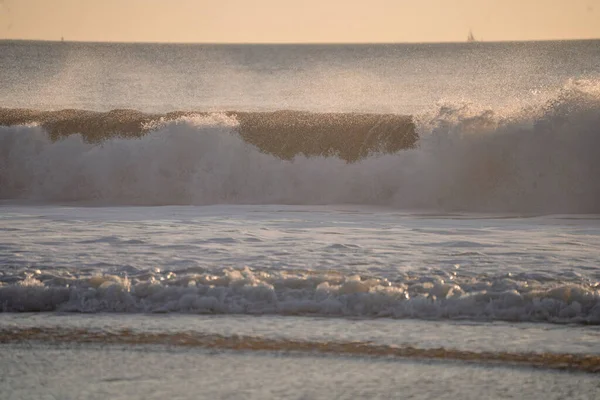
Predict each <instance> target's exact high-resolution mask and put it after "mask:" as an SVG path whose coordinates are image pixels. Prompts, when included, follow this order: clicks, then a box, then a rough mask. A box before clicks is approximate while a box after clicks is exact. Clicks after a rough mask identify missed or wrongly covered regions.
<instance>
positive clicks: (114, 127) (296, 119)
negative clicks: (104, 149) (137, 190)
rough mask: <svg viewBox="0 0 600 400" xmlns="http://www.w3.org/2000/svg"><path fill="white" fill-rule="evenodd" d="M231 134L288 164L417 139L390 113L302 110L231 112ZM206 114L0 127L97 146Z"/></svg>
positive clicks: (36, 116)
mask: <svg viewBox="0 0 600 400" xmlns="http://www.w3.org/2000/svg"><path fill="white" fill-rule="evenodd" d="M221 114H222V115H224V116H226V117H229V118H234V119H235V121H236V124H235V126H234V127H233V129H234V130H235V132H237V133H238V134H239V135H240V136H241V137H242V139H244V140H245V141H246V142H248V143H250V144H253V145H255V146H256V147H258V148H259V149H260V150H261V151H262V152H265V153H269V154H272V155H274V156H276V157H279V158H282V159H286V160H290V159H293V158H294V157H295V156H297V155H304V156H307V157H315V156H323V157H327V156H335V157H339V158H341V159H343V160H345V161H349V162H351V161H357V160H359V159H361V158H365V157H368V156H369V155H370V154H372V153H374V152H378V153H395V152H397V151H399V150H403V149H407V148H411V147H414V146H415V144H416V142H417V139H418V137H417V134H416V132H415V126H414V123H413V122H412V119H411V118H410V117H407V116H402V115H394V114H359V113H321V114H319V113H310V112H301V111H275V112H235V111H227V112H223V113H221ZM210 117H211V114H210V113H197V112H186V111H174V112H170V113H167V114H145V113H142V112H140V111H136V110H113V111H110V112H94V111H85V110H61V111H37V110H29V109H7V108H0V125H4V126H13V125H24V124H39V125H41V126H42V127H43V128H44V129H45V130H46V131H47V132H48V134H49V135H50V138H51V139H52V140H53V141H57V140H60V139H63V138H66V137H68V136H69V135H73V134H79V135H81V136H82V138H83V139H84V140H85V141H86V142H91V143H101V142H103V141H106V140H110V139H112V138H114V137H122V138H138V137H141V136H143V135H144V134H146V133H148V132H151V131H154V130H157V129H160V128H164V127H165V125H168V124H169V122H175V123H177V122H179V121H181V120H186V119H197V118H209V119H210ZM207 124H208V125H210V122H208V121H207Z"/></svg>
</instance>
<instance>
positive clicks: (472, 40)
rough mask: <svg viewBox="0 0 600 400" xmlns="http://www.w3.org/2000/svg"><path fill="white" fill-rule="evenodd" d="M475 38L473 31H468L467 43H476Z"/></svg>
mask: <svg viewBox="0 0 600 400" xmlns="http://www.w3.org/2000/svg"><path fill="white" fill-rule="evenodd" d="M476 41H477V40H476V39H475V36H474V35H473V31H472V30H469V36H467V42H469V43H470V42H476Z"/></svg>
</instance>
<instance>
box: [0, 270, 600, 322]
mask: <svg viewBox="0 0 600 400" xmlns="http://www.w3.org/2000/svg"><path fill="white" fill-rule="evenodd" d="M148 273H149V272H148V271H143V273H140V274H139V275H140V276H141V277H142V278H144V279H139V278H135V277H133V278H127V277H119V276H114V275H103V276H93V277H90V278H77V279H75V278H71V279H63V280H62V281H59V280H57V279H56V278H52V277H46V278H45V280H46V282H45V283H44V282H41V281H40V280H37V279H35V277H31V276H28V277H27V278H26V279H24V280H23V281H21V282H19V283H16V284H11V285H6V286H3V287H0V305H1V306H2V309H3V310H4V311H8V312H11V311H12V312H14V311H56V310H58V311H66V312H134V313H139V312H159V313H162V312H183V313H209V314H210V313H217V314H276V315H322V316H360V317H387V318H433V319H440V318H441V319H446V318H449V319H474V320H508V321H544V322H563V323H564V322H585V323H593V324H598V323H600V290H598V287H597V286H593V285H589V284H576V283H568V282H560V281H555V280H553V281H551V282H539V281H535V280H533V279H531V278H529V279H527V278H526V277H521V278H520V279H519V278H515V279H506V278H501V277H497V278H494V277H488V278H485V277H484V278H480V279H473V278H469V279H462V280H461V279H455V280H450V281H448V282H445V281H444V280H443V279H440V278H439V277H437V276H415V277H413V278H406V279H401V280H398V281H395V282H390V281H388V280H387V279H384V278H373V277H361V276H358V275H351V276H344V275H340V274H336V273H318V272H316V271H311V272H310V273H309V272H304V273H302V272H290V271H287V272H286V271H278V272H275V271H273V272H266V271H255V270H252V269H249V268H245V269H242V270H233V269H224V270H221V271H215V272H211V273H203V274H184V275H182V276H181V277H178V276H177V275H176V274H174V273H171V272H169V273H167V274H163V275H161V274H156V273H154V274H153V273H151V272H150V273H149V275H150V277H149V278H147V276H148Z"/></svg>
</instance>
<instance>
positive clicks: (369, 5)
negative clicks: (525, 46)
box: [0, 0, 600, 42]
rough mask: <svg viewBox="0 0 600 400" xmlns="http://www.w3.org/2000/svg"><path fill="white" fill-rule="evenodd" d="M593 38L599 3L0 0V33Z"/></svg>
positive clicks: (131, 37) (168, 37)
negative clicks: (471, 30) (469, 32)
mask: <svg viewBox="0 0 600 400" xmlns="http://www.w3.org/2000/svg"><path fill="white" fill-rule="evenodd" d="M469 28H472V29H473V32H474V33H475V36H476V37H477V38H478V39H482V40H538V39H577V38H600V0H0V38H4V39H49V40H58V39H60V37H61V36H64V37H65V39H66V40H90V41H151V42H430V41H464V40H465V39H466V36H467V33H468V31H469Z"/></svg>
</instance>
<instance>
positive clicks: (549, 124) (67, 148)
mask: <svg viewBox="0 0 600 400" xmlns="http://www.w3.org/2000/svg"><path fill="white" fill-rule="evenodd" d="M599 86H600V85H598V84H597V83H596V82H589V81H588V82H581V81H579V82H571V83H569V84H567V85H566V86H565V87H564V88H563V89H562V90H561V91H559V93H558V94H557V95H556V96H555V97H553V98H551V99H550V100H548V101H547V102H545V103H544V104H543V105H541V106H539V107H529V108H526V109H520V110H517V111H512V112H505V113H501V112H494V111H492V110H477V109H475V108H473V107H470V106H464V105H450V106H448V105H445V106H441V107H439V108H438V109H437V110H436V112H434V113H432V114H430V115H422V116H418V117H415V118H414V123H415V124H416V125H415V126H416V131H418V132H419V136H420V139H419V141H418V143H417V144H418V145H417V146H416V147H411V146H412V143H413V139H414V140H416V133H415V132H416V131H415V130H411V129H412V128H410V127H411V126H412V125H411V124H413V120H410V119H407V117H401V116H375V115H361V116H360V117H359V114H347V115H346V114H341V115H337V116H334V115H332V114H310V113H296V112H274V113H246V114H244V113H237V114H235V115H232V114H230V113H216V114H194V115H185V116H181V115H180V116H178V117H177V118H176V119H169V118H166V119H164V118H163V119H162V120H161V119H160V118H158V119H150V120H148V121H147V122H146V125H143V126H142V127H141V128H139V129H140V132H142V133H143V132H146V130H148V131H149V132H147V133H145V134H143V136H141V137H140V138H139V140H132V139H131V138H130V137H125V138H124V137H112V136H111V138H109V139H105V140H103V141H101V142H96V141H93V140H92V141H90V140H89V137H88V136H86V135H85V134H83V135H76V134H69V135H67V136H60V140H52V134H50V135H48V134H47V132H46V129H47V128H44V124H46V125H45V126H48V125H47V124H48V122H46V123H42V126H25V125H19V126H10V127H1V128H0V156H1V159H0V198H2V199H30V200H35V201H83V202H99V203H102V204H148V205H156V204H214V203H244V204H257V203H258V204H264V203H281V204H332V203H356V204H373V205H386V206H395V207H403V208H426V209H442V210H449V211H455V210H460V211H487V212H534V213H598V212H600V181H599V180H598V179H597V178H598V176H600V157H598V148H600V90H599V89H598V87H599ZM135 113H136V112H133V114H132V115H137V114H135ZM117 114H118V113H116V114H115V115H117ZM49 115H51V114H49ZM94 115H97V114H94ZM266 116H269V118H266ZM28 118H29V117H28ZM144 118H145V117H144ZM265 118H266V119H265ZM13 122H15V121H14V120H13ZM23 122H24V121H20V122H19V123H23ZM15 123H16V122H15ZM51 126H60V124H58V125H51ZM122 126H128V125H127V124H125V125H122ZM367 127H370V128H368V129H367ZM78 129H80V128H77V127H76V126H74V127H72V131H70V132H77V131H78ZM98 131H99V132H106V130H105V129H104V128H99V130H98ZM282 132H283V133H282ZM320 132H321V133H320ZM322 132H329V133H327V134H322ZM411 132H412V133H411ZM280 133H281V134H280ZM413 134H414V136H411V135H413ZM61 135H62V134H61ZM245 135H246V136H245ZM353 135H354V136H353ZM309 137H310V139H307V138H309ZM274 138H277V139H274ZM348 138H352V139H348ZM357 138H360V139H357ZM411 138H412V139H411ZM347 139H348V140H347ZM336 146H337V147H336ZM398 149H405V150H404V151H400V152H397V151H398ZM382 153H383V154H382ZM385 153H393V154H385ZM273 154H275V155H277V157H273V156H272V155H273ZM331 155H337V156H338V157H340V158H338V157H329V156H331ZM344 160H348V161H358V162H354V163H349V164H348V163H346V162H345V161H344Z"/></svg>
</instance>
